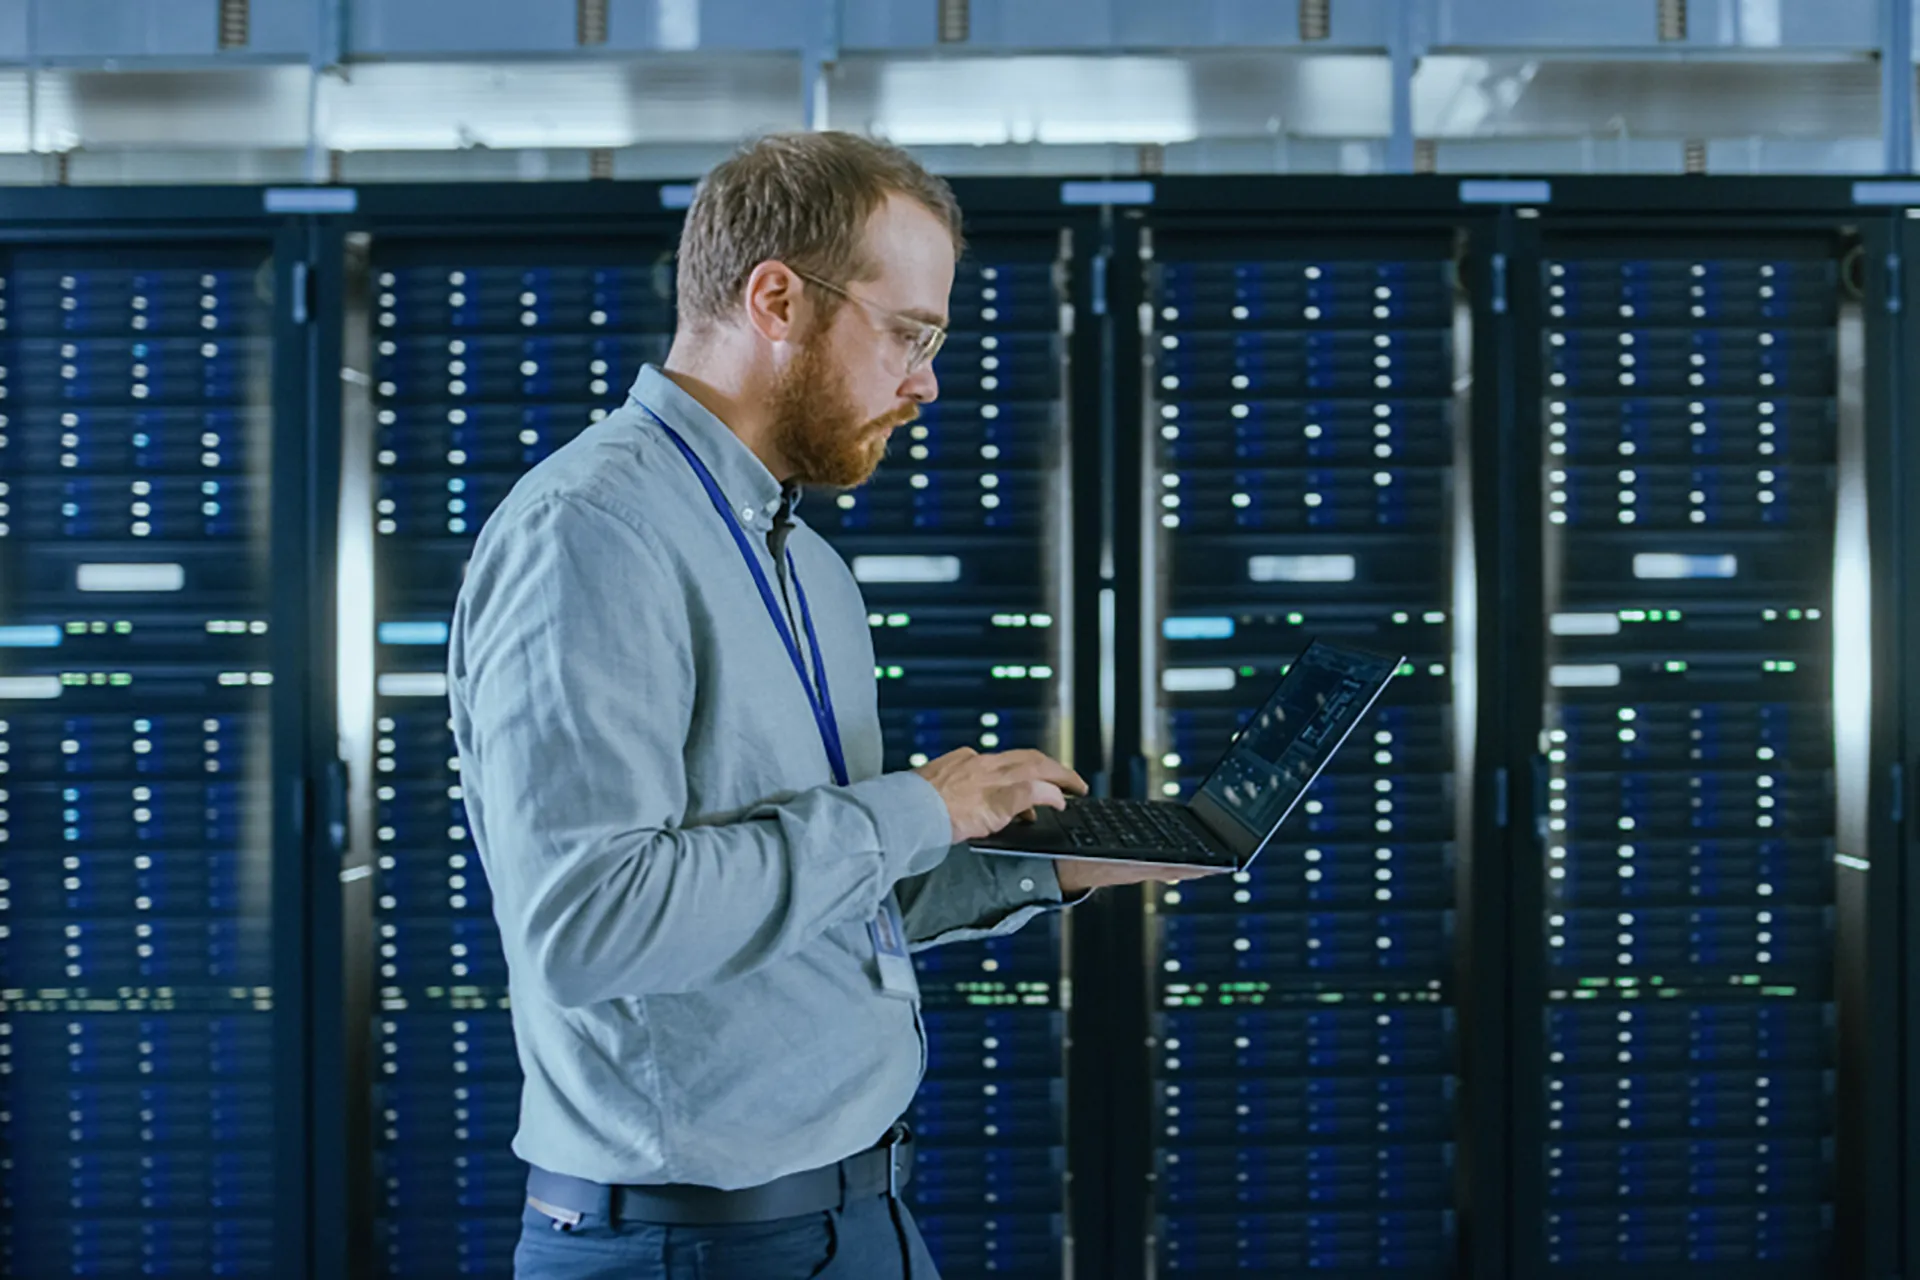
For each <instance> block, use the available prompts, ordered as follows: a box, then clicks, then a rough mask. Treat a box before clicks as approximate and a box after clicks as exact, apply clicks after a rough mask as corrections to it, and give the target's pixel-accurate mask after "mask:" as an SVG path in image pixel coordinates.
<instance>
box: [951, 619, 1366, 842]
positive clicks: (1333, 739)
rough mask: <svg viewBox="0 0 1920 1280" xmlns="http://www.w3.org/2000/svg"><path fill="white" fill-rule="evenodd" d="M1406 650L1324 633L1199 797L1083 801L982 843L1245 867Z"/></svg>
mask: <svg viewBox="0 0 1920 1280" xmlns="http://www.w3.org/2000/svg"><path fill="white" fill-rule="evenodd" d="M1402 661H1404V659H1402V658H1387V657H1382V656H1381V655H1380V654H1377V653H1364V652H1362V651H1360V650H1358V649H1347V648H1342V647H1340V646H1338V645H1332V644H1327V643H1324V642H1322V641H1318V640H1316V641H1314V642H1313V643H1312V644H1310V645H1308V646H1307V648H1306V651H1305V652H1303V653H1302V654H1301V655H1300V656H1299V657H1298V658H1297V659H1295V660H1294V663H1293V665H1292V666H1291V667H1289V668H1288V669H1287V674H1286V675H1285V676H1283V677H1282V678H1281V680H1280V683H1279V685H1278V687H1276V688H1275V689H1274V691H1273V696H1272V697H1270V698H1268V699H1267V701H1266V705H1264V706H1262V707H1261V708H1260V710H1259V711H1258V712H1257V713H1256V714H1255V715H1254V717H1253V718H1252V719H1251V720H1249V721H1247V723H1246V725H1245V726H1243V727H1242V728H1241V729H1240V730H1239V731H1238V732H1237V733H1235V734H1234V737H1233V741H1232V742H1231V743H1230V744H1229V745H1228V747H1227V751H1226V754H1225V755H1223V756H1221V757H1220V762H1219V763H1218V764H1216V765H1215V766H1214V769H1213V772H1212V773H1211V774H1209V775H1208V776H1207V780H1206V781H1205V782H1204V783H1202V784H1201V786H1200V790H1199V791H1197V792H1196V793H1195V794H1194V797H1193V800H1192V801H1191V802H1190V803H1186V804H1182V803H1179V802H1177V801H1171V800H1105V799H1082V800H1070V801H1068V802H1067V807H1066V809H1065V811H1064V812H1063V811H1059V810H1055V809H1041V810H1039V811H1038V812H1037V814H1036V816H1035V817H1034V820H1033V821H1031V822H1016V823H1014V824H1013V825H1012V826H1010V827H1008V828H1007V829H1006V830H1005V831H1002V832H1000V834H998V835H996V836H993V837H991V838H990V839H986V840H975V841H972V846H973V847H974V848H975V849H979V850H981V851H982V852H986V853H1009V854H1024V855H1027V856H1029V857H1041V858H1076V859H1085V860H1088V861H1092V862H1135V863H1153V864H1156V865H1166V866H1183V867H1217V868H1219V869H1220V870H1222V871H1244V870H1245V869H1246V868H1247V867H1248V866H1249V865H1250V864H1251V863H1252V862H1253V860H1254V858H1256V857H1258V856H1259V854H1260V851H1261V850H1262V849H1264V848H1265V847H1266V846H1267V842H1268V841H1270V840H1272V839H1273V835H1274V832H1276V831H1278V830H1279V829H1280V824H1281V823H1282V822H1285V821H1286V819H1287V815H1288V814H1290V813H1292V812H1293V810H1294V807H1295V806H1296V805H1298V804H1299V803H1300V798H1301V797H1302V796H1304V795H1306V793H1307V788H1308V786H1310V785H1311V784H1312V782H1313V780H1314V779H1315V778H1317V777H1319V776H1320V771H1321V770H1322V769H1325V768H1326V767H1327V762H1328V761H1330V760H1332V759H1333V753H1334V752H1335V751H1338V750H1339V749H1340V744H1341V743H1343V742H1345V741H1346V740H1347V735H1348V734H1350V733H1352V732H1353V730H1354V726H1356V725H1358V724H1359V723H1360V721H1361V720H1363V719H1365V718H1366V715H1367V712H1369V711H1371V710H1372V709H1373V704H1374V703H1375V702H1377V701H1379V699H1380V694H1381V692H1382V691H1384V690H1385V689H1386V687H1387V684H1388V682H1389V681H1391V680H1392V679H1393V677H1394V673H1395V672H1396V671H1398V670H1399V668H1400V664H1401V662H1402Z"/></svg>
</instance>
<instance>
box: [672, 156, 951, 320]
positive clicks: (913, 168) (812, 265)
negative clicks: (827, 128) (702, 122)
mask: <svg viewBox="0 0 1920 1280" xmlns="http://www.w3.org/2000/svg"><path fill="white" fill-rule="evenodd" d="M896 193H897V194H900V195H904V196H908V197H911V198H912V199H914V200H917V201H919V202H920V203H921V204H923V205H925V206H926V208H927V210H928V211H929V212H931V213H932V214H933V215H934V216H935V217H937V218H939V219H941V220H942V221H943V222H945V223H946V225H947V229H948V231H949V232H951V233H952V235H953V252H954V256H955V257H956V258H957V257H958V256H959V255H960V252H961V250H962V249H963V248H964V247H965V244H964V241H963V240H962V238H961V234H960V205H959V203H958V202H957V201H955V200H954V198H953V190H952V188H950V187H948V186H947V184H946V182H945V181H944V180H943V179H940V178H937V177H935V176H934V175H932V174H930V173H928V172H927V171H926V170H925V169H923V168H921V167H920V162H919V161H917V160H915V159H914V158H913V157H912V156H910V155H908V154H907V153H906V152H905V151H902V150H901V149H900V148H899V147H895V146H891V145H889V144H887V143H884V142H875V141H873V140H872V139H870V138H862V137H860V136H858V135H856V134H851V133H831V132H822V133H775V134H769V135H767V136H766V137H764V138H761V139H760V140H759V141H757V142H753V143H749V144H748V145H747V146H744V147H742V148H741V149H740V150H739V151H736V152H735V153H734V154H733V155H732V156H731V157H729V158H728V159H727V160H725V161H723V162H722V163H721V164H720V165H718V166H717V167H716V168H714V169H713V171H712V172H710V173H708V174H707V176H706V177H705V178H704V179H702V180H701V182H700V187H699V189H698V190H697V191H696V192H695V193H694V197H693V206H692V207H691V208H690V209H689V210H688V211H687V221H686V225H685V227H684V228H683V229H682V231H681V233H680V255H679V267H678V286H679V294H680V298H679V307H680V323H681V324H683V325H686V326H688V327H691V328H702V327H704V326H706V325H708V324H711V323H713V322H715V321H718V320H722V319H725V318H726V317H727V316H728V314H729V313H730V312H732V311H733V309H734V308H736V307H737V306H739V304H740V299H741V296H742V294H743V293H744V291H745V289H746V287H747V278H748V277H749V276H751V275H752V274H753V269H754V268H755V267H757V266H759V265H760V264H761V263H763V262H766V261H768V260H770V259H777V260H779V261H781V262H784V263H786V264H787V265H788V266H790V267H792V268H793V269H794V270H795V271H803V272H806V273H807V274H808V275H814V276H819V277H820V278H821V279H823V280H830V281H833V282H834V283H836V284H837V283H841V282H844V281H848V280H868V279H872V278H873V277H874V276H875V275H876V274H877V273H878V269H879V268H878V265H877V264H875V263H873V262H869V261H867V260H866V259H865V257H864V255H863V254H862V253H861V240H862V236H863V235H864V233H865V231H866V226H867V219H868V218H870V217H871V216H872V215H873V212H874V210H876V209H878V208H879V207H880V206H881V205H882V204H884V203H885V202H886V199H887V197H888V196H890V195H894V194H896ZM821 303H822V308H823V310H824V311H825V312H826V313H827V314H831V313H832V312H833V311H834V310H835V309H836V307H837V305H838V303H839V297H838V295H835V294H831V293H829V294H827V295H826V296H825V297H823V298H822V299H821Z"/></svg>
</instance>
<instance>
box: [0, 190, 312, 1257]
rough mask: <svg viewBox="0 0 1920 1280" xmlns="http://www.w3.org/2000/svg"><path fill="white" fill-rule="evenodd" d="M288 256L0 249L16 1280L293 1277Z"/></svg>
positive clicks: (7, 931) (0, 543)
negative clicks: (49, 1279) (54, 1279)
mask: <svg viewBox="0 0 1920 1280" xmlns="http://www.w3.org/2000/svg"><path fill="white" fill-rule="evenodd" d="M63 194H64V193H63ZM217 202H218V199H217V197H216V198H215V199H214V200H213V203H216V204H217ZM165 203H166V201H165V199H164V198H156V201H155V202H154V203H153V205H152V206H151V208H152V209H158V208H160V207H162V206H164V205H165ZM257 207H258V206H257V204H256V206H255V208H257ZM156 216H157V215H156ZM75 221H77V219H76V220H75ZM81 234H84V233H81ZM289 248H290V246H289V245H281V246H280V249H281V250H282V252H281V253H280V254H279V255H277V254H276V243H275V239H274V232H273V231H272V230H271V229H267V228H265V227H263V226H256V227H255V228H254V229H252V230H215V229H208V230H204V231H199V232H196V231H194V230H192V229H191V226H190V225H189V224H184V223H175V224H173V225H172V226H170V227H168V228H166V229H160V228H149V229H147V230H145V231H133V230H102V231H100V232H99V233H97V234H93V235H89V236H88V237H87V238H85V239H81V238H78V236H77V235H76V233H75V232H74V231H73V229H72V226H71V225H69V226H68V227H67V228H65V229H64V230H54V231H50V232H48V233H44V234H42V235H40V236H37V237H29V236H28V235H25V234H15V235H12V236H10V237H9V238H8V242H7V243H6V244H5V245H4V247H0V298H4V302H0V348H3V349H4V351H5V358H4V360H0V396H3V397H4V403H3V404H0V841H3V842H4V843H0V883H4V886H5V889H4V893H0V1044H3V1045H4V1048H0V1132H3V1133H4V1139H3V1142H4V1146H3V1147H0V1150H3V1151H4V1155H0V1205H4V1211H5V1212H4V1220H0V1270H4V1271H5V1272H6V1273H7V1274H9V1275H18V1276H33V1277H43V1276H65V1275H73V1276H81V1275H217V1274H228V1275H261V1274H269V1273H275V1274H284V1275H290V1276H291V1275H299V1274H302V1273H303V1270H304V1257H305V1248H306V1239H305V1212H304V1194H305V1192H304V1176H305V1173H304V1171H305V1161H306V1154H305V1145H304V1144H305V1118H306V1117H305V1108H306V1099H305V1096H304V1093H303V1087H304V1061H305V1057H306V1049H305V1045H304V1042H303V1039H302V1037H303V1034H304V1013H303V999H304V985H305V975H304V974H303V973H302V972H301V970H300V956H301V948H302V945H303V941H304V938H303V927H304V926H303V910H304V908H303V894H304V891H305V882H304V879H303V877H302V875H301V874H300V873H299V868H301V866H302V859H301V855H302V851H303V850H302V840H303V836H304V825H305V817H304V814H303V813H301V812H300V806H299V805H298V804H296V803H290V802H292V801H297V800H298V798H299V797H300V796H301V794H302V793H301V791H300V784H301V772H302V758H301V757H302V752H303V750H304V741H303V735H302V725H301V720H302V715H303V709H302V700H301V688H300V682H299V679H298V673H299V671H300V670H301V666H302V664H303V663H304V662H305V661H306V659H307V657H308V655H307V654H306V653H304V652H303V648H302V646H303V644H304V637H305V632H306V627H305V624H304V622H303V619H302V617H301V613H302V610H303V595H302V592H301V591H300V590H298V581H299V574H298V566H300V565H301V564H303V563H304V561H303V558H302V551H301V547H300V543H301V539H302V512H303V499H302V496H301V490H300V484H299V481H300V478H301V474H302V459H301V457H300V448H301V439H302V437H303V435H304V421H303V419H302V417H301V416H300V414H299V406H300V404H301V400H300V398H299V395H298V391H297V385H296V384H297V375H298V366H299V361H298V359H297V358H295V357H292V356H290V355H289V353H290V351H291V350H292V347H293V345H294V344H291V343H286V342H283V343H281V344H280V345H279V346H278V347H276V337H281V338H284V337H285V334H284V333H277V332H276V328H277V325H278V327H281V328H284V327H285V326H286V324H287V321H286V318H285V317H286V315H287V304H288V288H287V286H288V281H289V260H290V258H291V256H292V254H291V253H290V252H286V251H287V250H288V249H289ZM289 482H291V483H289ZM289 574H290V575H291V576H292V578H293V580H294V584H295V587H294V589H292V590H288V589H285V583H284V582H282V581H279V579H278V577H277V575H279V576H285V575H289Z"/></svg>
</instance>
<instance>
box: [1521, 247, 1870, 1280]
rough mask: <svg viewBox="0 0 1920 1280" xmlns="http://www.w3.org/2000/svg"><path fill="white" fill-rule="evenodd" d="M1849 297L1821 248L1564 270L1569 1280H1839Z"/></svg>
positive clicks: (1550, 380)
mask: <svg viewBox="0 0 1920 1280" xmlns="http://www.w3.org/2000/svg"><path fill="white" fill-rule="evenodd" d="M1838 277H1839V270H1838V263H1837V261H1836V255H1835V252H1834V249H1833V247H1832V246H1831V245H1830V244H1829V243H1828V242H1827V241H1826V240H1824V239H1819V238H1809V239H1807V240H1796V239H1792V238H1786V239H1780V240H1774V241H1766V242H1754V243H1743V242H1742V241H1741V240H1740V239H1739V238H1737V237H1735V238H1729V239H1727V240H1722V241H1716V242H1710V243H1707V242H1703V243H1662V242H1659V241H1652V242H1628V241H1615V240H1607V239H1601V238H1597V237H1596V238H1592V239H1586V238H1581V237H1577V236H1573V235H1567V236H1565V237H1561V238H1555V239H1550V240H1549V241H1548V247H1547V249H1546V256H1545V259H1544V261H1543V262H1542V263H1541V269H1540V274H1539V277H1538V282H1537V287H1538V289H1539V291H1540V292H1539V306H1540V313H1541V325H1542V328H1541V332H1540V333H1539V334H1538V342H1539V345H1538V348H1537V350H1538V360H1539V367H1540V369H1541V374H1542V402H1541V406H1540V408H1541V413H1540V418H1539V422H1540V425H1541V430H1542V431H1543V444H1544V450H1545V451H1544V464H1545V470H1544V474H1543V475H1542V477H1541V484H1542V496H1543V502H1542V509H1543V510H1544V512H1545V527H1544V536H1545V539H1546V543H1545V545H1546V552H1547V563H1546V590H1547V607H1548V610H1549V613H1548V617H1547V619H1546V623H1547V625H1546V632H1547V647H1548V666H1547V688H1546V691H1545V712H1544V726H1545V732H1544V739H1543V741H1542V742H1541V744H1540V747H1541V750H1542V752H1543V761H1544V767H1543V778H1542V781H1543V784H1544V790H1543V791H1542V793H1541V796H1540V800H1541V803H1542V805H1543V811H1542V813H1541V815H1540V821H1541V827H1542V833H1543V835H1544V836H1545V862H1544V866H1543V867H1542V868H1540V870H1539V872H1537V874H1541V875H1542V876H1543V884H1544V913H1543V917H1542V918H1541V919H1540V921H1539V924H1538V932H1537V934H1536V935H1535V937H1534V939H1533V941H1532V945H1531V946H1530V947H1528V950H1530V951H1531V953H1532V955H1531V958H1532V960H1533V962H1534V965H1530V966H1529V970H1530V971H1531V972H1537V973H1539V974H1541V975H1543V979H1542V983H1541V990H1540V992H1539V1006H1538V1013H1539V1021H1538V1023H1537V1031H1536V1033H1535V1035H1537V1039H1536V1038H1535V1036H1534V1035H1526V1037H1525V1039H1523V1042H1522V1043H1523V1051H1531V1052H1537V1054H1538V1057H1537V1059H1535V1061H1537V1063H1538V1070H1537V1074H1534V1073H1525V1074H1523V1077H1522V1078H1520V1079H1518V1080H1517V1081H1516V1087H1517V1088H1518V1089H1519V1091H1520V1092H1519V1099H1520V1101H1519V1106H1520V1107H1521V1108H1522V1109H1523V1112H1524V1113H1529V1114H1531V1116H1532V1117H1533V1119H1534V1120H1535V1122H1536V1123H1537V1126H1538V1127H1537V1129H1535V1130H1534V1132H1535V1133H1537V1135H1538V1137H1539V1141H1538V1143H1537V1144H1536V1147H1535V1149H1533V1150H1530V1151H1526V1152H1523V1153H1522V1155H1521V1162H1520V1164H1519V1166H1518V1168H1517V1170H1516V1172H1517V1176H1519V1177H1520V1178H1522V1179H1528V1180H1532V1181H1533V1185H1536V1186H1538V1187H1540V1188H1543V1194H1544V1210H1543V1219H1542V1220H1541V1221H1540V1222H1539V1223H1538V1225H1537V1228H1536V1230H1537V1235H1533V1236H1532V1237H1531V1248H1530V1249H1529V1250H1527V1251H1523V1254H1522V1257H1523V1258H1534V1259H1537V1262H1538V1264H1539V1265H1541V1267H1542V1268H1543V1273H1544V1274H1553V1275H1569V1276H1587V1275H1593V1276H1599V1275H1626V1274H1632V1271H1630V1270H1629V1269H1641V1268H1653V1269H1656V1271H1655V1273H1656V1274H1668V1275H1696V1274H1697V1275H1715V1276H1742V1275H1770V1276H1771V1275H1805V1276H1814V1275H1820V1274H1824V1270H1823V1259H1824V1258H1825V1256H1826V1249H1827V1239H1828V1235H1829V1231H1830V1226H1831V1213H1832V1208H1831V1205H1830V1203H1829V1194H1830V1193H1829V1190H1828V1188H1829V1186H1830V1185H1831V1178H1832V1143H1833V1132H1834V1131H1833V1123H1834V1121H1833V1087H1834V1086H1833V1067H1834V1036H1833V1009H1832V1004H1831V998H1832V935H1833V907H1832V863H1833V837H1834V821H1835V810H1834V795H1833V780H1832V759H1833V745H1832V744H1833V721H1832V705H1831V682H1832V678H1833V670H1832V631H1831V626H1832V621H1831V616H1830V614H1831V606H1832V572H1833V554H1834V499H1833V484H1834V465H1835V460H1836V440H1837V438H1838V437H1837V430H1836V422H1837V413H1838V412H1839V406H1838V401H1837V399H1836V387H1837V377H1838V368H1839V360H1838V353H1837V343H1838V341H1839V338H1838V325H1839V317H1840V313H1841V308H1842V299H1841V291H1840V287H1839V283H1838ZM1522 954H1525V952H1523V953H1522ZM1535 966H1537V967H1535ZM1523 1034H1524V1033H1523ZM1529 1042H1530V1043H1529Z"/></svg>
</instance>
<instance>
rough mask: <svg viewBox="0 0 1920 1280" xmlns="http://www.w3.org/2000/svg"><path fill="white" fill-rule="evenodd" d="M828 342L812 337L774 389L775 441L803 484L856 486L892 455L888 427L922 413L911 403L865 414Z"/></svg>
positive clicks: (788, 366) (911, 419)
mask: <svg viewBox="0 0 1920 1280" xmlns="http://www.w3.org/2000/svg"><path fill="white" fill-rule="evenodd" d="M822 346H823V344H822V343H819V342H809V343H807V344H805V345H804V346H802V347H801V348H800V351H799V354H797V355H796V356H794V358H793V360H792V361H791V362H790V363H789V364H788V365H787V367H786V369H784V370H783V371H782V372H781V374H780V380H779V382H778V383H776V384H775V386H774V389H773V405H772V414H773V432H772V436H773V446H774V448H775V449H777V450H778V451H779V453H780V456H781V457H783V458H785V459H786V460H787V462H788V463H789V464H790V465H791V466H792V467H793V474H792V475H791V476H777V477H775V478H776V479H778V480H782V481H786V480H792V481H795V482H796V483H799V484H806V485H824V486H826V487H828V488H833V489H853V488H857V487H859V486H860V485H863V484H865V483H866V482H867V481H868V480H869V479H870V478H872V476H873V473H874V469H875V468H877V467H878V466H879V465H880V460H881V459H882V458H884V457H886V455H887V432H888V431H890V430H892V429H893V428H895V427H902V426H905V425H906V424H907V423H909V422H912V421H913V420H914V418H916V417H917V416H919V410H918V408H917V407H916V406H913V405H907V406H905V407H903V408H899V409H894V410H891V411H889V412H887V413H884V414H881V415H880V416H879V417H877V418H867V419H864V420H863V419H862V418H861V417H860V411H859V410H858V409H857V408H855V407H854V403H853V392H852V391H851V390H850V389H849V388H848V386H847V375H846V371H845V370H844V369H841V368H839V367H838V366H837V365H835V364H834V363H833V362H832V361H831V360H829V359H828V358H827V355H826V352H825V351H824V350H822Z"/></svg>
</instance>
